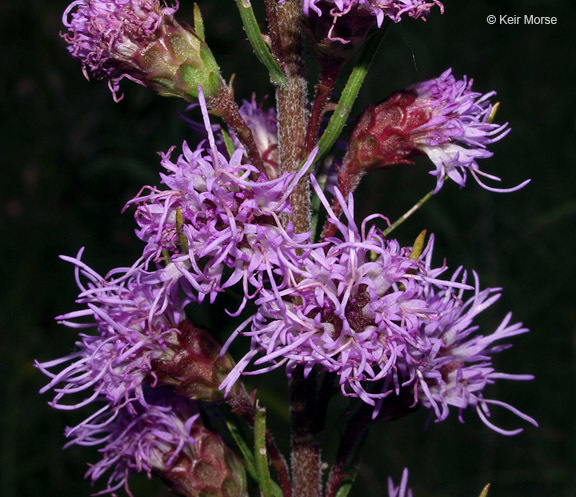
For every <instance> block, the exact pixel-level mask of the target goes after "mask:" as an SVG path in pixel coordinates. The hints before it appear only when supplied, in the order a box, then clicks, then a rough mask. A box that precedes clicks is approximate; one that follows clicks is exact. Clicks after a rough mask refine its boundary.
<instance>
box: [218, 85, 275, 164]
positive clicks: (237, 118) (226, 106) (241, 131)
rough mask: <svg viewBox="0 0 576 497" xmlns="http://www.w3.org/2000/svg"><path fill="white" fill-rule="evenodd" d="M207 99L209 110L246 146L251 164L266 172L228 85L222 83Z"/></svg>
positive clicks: (252, 137)
mask: <svg viewBox="0 0 576 497" xmlns="http://www.w3.org/2000/svg"><path fill="white" fill-rule="evenodd" d="M207 100H208V106H209V107H210V110H211V111H212V112H213V113H214V114H216V115H218V116H220V117H221V118H222V119H223V120H224V122H225V123H226V124H227V125H228V126H230V127H231V128H232V129H233V130H234V132H235V133H236V135H237V136H238V139H239V140H240V141H241V142H242V144H243V145H244V146H245V147H246V153H247V154H248V158H249V159H250V161H251V163H252V165H253V166H255V167H257V168H258V170H259V171H261V172H263V173H264V174H266V169H265V167H264V162H263V161H262V157H261V156H260V152H259V151H258V147H257V146H256V142H255V141H254V136H253V134H252V130H251V129H250V128H249V127H248V124H246V121H245V120H244V118H243V117H242V115H241V114H240V109H239V108H238V104H237V103H236V101H235V100H234V98H233V97H232V94H231V93H230V89H229V88H228V86H227V85H225V84H223V85H222V86H221V87H220V89H219V90H218V92H217V93H216V94H214V95H212V96H211V97H210V98H208V99H207Z"/></svg>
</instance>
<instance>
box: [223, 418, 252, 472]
mask: <svg viewBox="0 0 576 497" xmlns="http://www.w3.org/2000/svg"><path fill="white" fill-rule="evenodd" d="M226 426H227V427H228V431H230V435H232V438H233V439H234V442H235V443H236V445H237V446H238V449H239V450H240V453H241V454H242V458H243V459H244V467H245V468H246V471H247V472H248V474H249V475H250V476H251V477H252V478H254V480H256V481H258V473H257V472H256V462H255V461H254V454H252V451H251V450H250V447H248V444H247V443H246V442H245V440H244V438H242V435H241V434H240V432H239V431H238V428H236V426H235V425H234V424H233V423H231V422H230V421H226Z"/></svg>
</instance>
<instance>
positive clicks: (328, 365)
mask: <svg viewBox="0 0 576 497" xmlns="http://www.w3.org/2000/svg"><path fill="white" fill-rule="evenodd" d="M312 181H313V183H314V185H315V189H316V193H317V194H318V195H319V196H320V198H321V201H322V203H323V204H324V206H325V208H326V210H327V212H328V215H329V218H330V222H332V223H334V224H335V225H336V226H337V228H338V231H339V232H340V234H341V236H342V238H329V239H327V240H326V243H324V244H323V246H321V247H316V248H314V249H312V250H310V252H309V254H308V255H307V256H306V257H302V258H301V259H300V264H299V266H297V267H293V268H291V272H292V276H291V277H292V279H293V280H294V283H293V284H292V285H291V286H289V287H286V288H284V289H277V288H272V289H263V290H262V291H261V293H260V295H259V297H258V298H257V300H256V304H257V305H258V310H257V311H256V313H255V315H254V316H252V317H251V318H250V319H248V320H247V321H245V322H244V323H243V324H242V325H241V326H240V327H239V328H238V329H237V330H236V332H235V333H234V334H233V335H232V336H231V337H230V339H229V341H228V343H227V344H226V345H225V348H226V347H227V345H228V344H229V343H230V342H231V341H232V340H233V339H234V338H235V337H237V336H238V335H244V336H247V337H250V339H251V347H250V351H249V352H248V353H247V354H246V355H245V356H244V358H243V359H242V360H240V361H239V362H238V364H237V366H236V367H235V368H234V369H233V370H232V372H231V373H230V375H229V376H228V377H227V379H226V380H225V381H224V382H223V384H222V385H221V388H224V389H227V390H228V389H230V388H231V386H232V385H233V384H234V383H235V381H237V379H238V377H239V376H240V375H241V374H259V373H264V372H268V371H270V370H272V369H275V368H278V367H280V366H283V365H286V369H287V373H288V374H289V375H290V374H291V372H292V371H293V370H294V368H295V367H297V366H303V367H304V371H305V374H308V373H309V372H310V371H311V370H312V368H314V367H319V368H321V370H323V371H328V372H331V373H334V374H336V375H337V376H338V378H339V383H340V387H341V390H342V393H343V395H346V396H350V397H358V398H360V399H362V400H363V401H364V402H366V403H367V404H369V405H373V406H375V410H374V415H377V414H378V412H379V409H380V406H381V402H382V400H383V399H385V398H387V397H389V396H392V395H400V393H401V392H403V391H406V390H409V391H410V392H412V395H413V397H414V403H418V402H419V403H420V404H422V405H423V406H425V407H428V408H431V409H432V410H433V411H434V413H435V415H436V417H437V419H438V420H443V419H445V418H446V417H447V415H448V406H450V405H452V406H455V407H456V408H458V409H459V410H462V409H465V408H467V407H476V409H477V411H478V413H479V415H480V417H481V419H482V420H483V421H484V422H485V423H486V424H487V425H488V426H490V427H492V428H494V429H496V430H497V431H499V432H501V433H505V434H513V433H517V432H518V430H516V431H514V432H506V431H505V430H501V429H499V428H497V427H494V426H493V425H492V424H491V423H490V422H489V421H488V420H487V417H486V416H487V415H488V411H487V405H488V404H489V403H494V404H499V405H503V406H504V407H507V408H508V409H510V410H512V411H513V412H515V413H516V414H518V415H519V416H520V417H522V418H523V419H525V420H527V421H529V422H533V423H534V421H533V420H532V419H531V418H529V417H528V416H526V415H524V414H522V413H520V412H519V411H517V410H515V409H514V408H512V407H510V406H508V405H507V404H504V403H500V402H496V401H490V400H486V399H484V398H483V396H482V391H483V388H484V386H486V385H487V384H489V383H492V382H493V381H494V380H495V379H497V378H506V379H515V380H524V379H531V378H532V377H531V376H528V375H505V374H500V373H495V371H494V369H493V368H492V365H491V360H490V355H491V354H492V353H495V352H498V351H500V350H502V349H504V348H506V346H502V345H493V342H495V341H497V340H500V339H503V338H508V337H510V336H513V335H517V334H520V333H524V332H526V331H527V330H526V329H525V328H522V326H521V325H520V324H514V325H509V321H510V316H508V317H507V318H506V319H505V320H504V322H503V323H502V325H501V326H500V327H499V328H498V329H497V330H496V332H494V333H493V334H492V335H489V336H487V337H485V336H480V335H474V334H473V333H474V332H476V331H477V327H476V326H473V325H472V321H473V318H474V317H475V316H476V315H477V314H478V313H480V312H481V311H482V310H484V309H485V308H486V307H488V306H489V305H491V304H492V303H493V302H494V301H495V300H496V299H497V298H498V295H494V292H495V291H496V290H494V289H487V290H484V291H480V290H478V282H477V281H476V293H475V295H474V297H472V298H471V299H470V300H468V301H467V302H464V301H463V295H464V292H465V291H466V290H470V289H472V287H470V286H468V285H467V284H466V281H465V280H466V275H465V273H464V275H461V273H462V271H461V269H460V270H458V271H456V273H455V274H454V276H453V277H452V278H451V279H450V280H442V279H440V275H441V274H442V273H443V272H444V271H445V270H446V267H440V268H433V267H432V265H431V259H432V242H430V243H429V244H428V247H427V248H426V249H425V250H424V251H423V253H422V254H414V252H413V249H410V248H402V247H400V245H399V244H398V243H397V242H396V241H394V240H386V239H385V238H384V236H383V235H382V232H381V231H380V230H379V229H378V228H376V227H375V226H371V227H370V228H368V227H367V223H368V222H369V221H370V220H372V219H374V217H376V216H370V217H368V218H366V219H365V220H364V221H363V223H362V226H361V228H360V229H359V228H358V226H357V225H356V224H355V222H354V217H353V213H354V210H353V200H352V196H350V199H349V201H348V203H346V202H345V201H344V199H343V198H342V196H341V195H340V192H339V191H338V190H336V192H335V193H336V197H337V199H338V201H339V203H340V205H341V208H342V212H343V214H344V217H345V219H346V221H347V223H344V222H342V221H340V220H339V219H338V218H337V216H336V215H335V214H334V212H333V211H332V210H331V209H330V207H329V205H328V202H327V200H326V198H325V197H324V196H323V194H322V192H321V191H320V189H319V188H318V186H317V184H316V183H315V181H314V179H312ZM459 276H462V277H461V278H459ZM251 362H253V364H254V366H255V367H256V369H255V370H251V371H249V370H247V367H248V365H249V364H250V363H251Z"/></svg>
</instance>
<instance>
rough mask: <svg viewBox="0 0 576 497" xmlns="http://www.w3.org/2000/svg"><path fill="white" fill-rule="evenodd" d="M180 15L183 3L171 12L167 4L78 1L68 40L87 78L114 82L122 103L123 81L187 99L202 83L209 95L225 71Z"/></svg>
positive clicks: (71, 10)
mask: <svg viewBox="0 0 576 497" xmlns="http://www.w3.org/2000/svg"><path fill="white" fill-rule="evenodd" d="M177 10H178V3H177V2H176V3H175V5H174V6H172V7H168V6H167V5H166V4H165V3H164V2H162V1H161V0H76V1H74V2H72V3H71V4H70V5H69V6H68V8H67V9H66V11H65V12H64V15H63V18H62V21H63V23H64V26H65V27H66V29H67V32H66V33H63V34H62V37H63V38H64V39H65V40H66V42H67V43H68V45H69V46H68V51H69V52H70V54H71V55H72V56H73V57H74V58H76V59H78V60H79V61H80V62H81V63H82V68H83V72H84V75H85V76H86V77H87V78H88V76H89V75H92V76H94V77H96V78H106V79H108V80H109V87H110V89H111V91H112V93H113V94H114V97H115V99H117V100H118V99H119V98H118V97H117V94H118V91H119V82H120V80H122V79H123V78H128V79H130V80H132V81H134V82H136V83H138V84H141V85H149V86H151V87H153V88H154V89H156V90H157V91H158V92H159V93H161V94H164V95H178V96H183V97H185V98H186V97H187V96H188V95H190V94H192V95H194V90H195V87H196V85H197V84H198V83H201V84H203V85H204V86H205V89H206V91H208V89H209V88H211V84H210V81H212V82H216V81H219V80H218V78H214V77H211V76H210V75H211V74H212V75H213V73H215V74H219V70H218V66H217V64H216V62H215V61H214V60H213V58H212V56H211V55H210V53H209V50H206V49H204V50H202V48H203V46H204V45H205V44H204V42H203V41H202V40H201V39H200V38H198V37H197V36H196V34H195V33H193V32H192V31H191V30H189V29H185V28H183V27H182V26H180V24H178V23H177V22H176V20H175V19H174V17H173V14H174V13H175V12H176V11H177ZM188 68H192V69H193V71H194V74H195V79H194V81H195V85H194V88H190V85H188V84H187V77H186V73H187V72H189V71H187V69H188ZM201 74H202V76H200V75H201ZM217 86H218V85H217Z"/></svg>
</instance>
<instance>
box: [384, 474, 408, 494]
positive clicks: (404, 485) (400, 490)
mask: <svg viewBox="0 0 576 497" xmlns="http://www.w3.org/2000/svg"><path fill="white" fill-rule="evenodd" d="M388 497H412V490H410V489H409V488H408V468H404V471H402V479H401V480H400V485H399V486H398V487H395V486H394V481H393V480H392V478H390V477H388Z"/></svg>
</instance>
